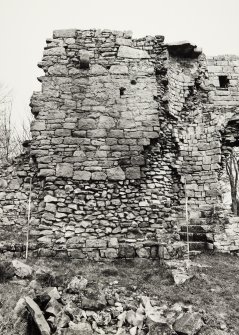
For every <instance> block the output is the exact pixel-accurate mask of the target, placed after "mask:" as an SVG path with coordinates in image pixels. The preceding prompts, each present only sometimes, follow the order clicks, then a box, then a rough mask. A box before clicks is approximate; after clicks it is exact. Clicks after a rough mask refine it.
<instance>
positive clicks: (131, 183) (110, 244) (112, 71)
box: [0, 30, 238, 260]
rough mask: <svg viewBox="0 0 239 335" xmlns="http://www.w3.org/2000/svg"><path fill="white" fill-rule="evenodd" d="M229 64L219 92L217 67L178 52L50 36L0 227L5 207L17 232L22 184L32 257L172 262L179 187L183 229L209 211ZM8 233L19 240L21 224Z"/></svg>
mask: <svg viewBox="0 0 239 335" xmlns="http://www.w3.org/2000/svg"><path fill="white" fill-rule="evenodd" d="M227 62H229V60H228V61H227ZM230 62H231V63H230V64H231V65H230V66H229V65H228V67H227V68H226V67H225V68H224V67H222V72H223V71H224V72H223V74H225V73H227V76H228V78H230V79H229V83H230V85H231V86H230V88H229V86H228V87H227V88H224V89H223V90H220V89H219V88H218V87H217V84H215V83H216V77H215V76H218V73H219V72H218V71H219V67H221V63H220V62H219V61H218V59H214V60H213V61H212V60H206V58H205V56H204V55H203V54H202V53H201V52H200V51H199V50H198V49H197V48H196V47H195V46H192V45H191V44H189V43H182V44H175V45H168V46H166V45H164V44H163V37H162V36H156V37H146V38H142V39H132V37H131V34H130V33H129V32H112V31H107V30H104V31H98V30H85V31H82V30H64V31H55V32H54V34H53V38H52V39H48V40H47V46H46V47H45V49H44V54H43V60H42V61H41V62H40V63H39V66H40V67H41V68H42V69H43V70H44V73H45V75H44V76H42V77H40V78H39V80H40V82H41V83H42V91H41V92H34V94H33V96H32V100H31V107H32V113H33V114H34V116H35V120H34V121H33V124H32V127H31V133H32V141H31V151H30V156H31V159H32V162H33V163H32V166H29V165H28V163H27V164H26V165H24V160H23V161H22V162H21V164H20V165H19V167H18V168H17V167H14V169H13V170H12V171H18V170H19V169H20V170H21V169H23V170H24V171H25V172H24V173H23V174H21V173H20V174H19V173H18V172H16V174H17V175H18V178H20V181H19V183H20V186H18V189H19V190H20V193H21V196H22V194H24V195H23V197H24V198H22V199H21V201H19V199H17V197H18V196H19V195H18V193H16V194H15V195H12V191H11V188H9V185H11V180H12V178H13V179H14V178H15V177H12V174H14V173H15V172H11V171H10V170H6V171H3V172H2V174H3V176H2V177H3V180H4V181H3V188H5V190H4V194H3V193H2V192H1V193H0V194H2V198H1V199H0V202H1V204H2V205H3V211H5V212H8V213H7V215H6V216H5V217H9V218H11V214H10V212H9V210H11V208H10V207H6V206H9V205H14V210H15V211H16V213H15V212H14V215H13V216H14V217H15V215H19V218H21V217H22V218H25V221H24V222H25V224H26V206H27V197H28V194H29V185H26V184H27V183H28V184H29V176H31V177H32V183H33V185H32V190H33V201H32V203H33V205H34V206H33V210H32V214H31V225H30V228H31V229H30V246H31V249H32V250H35V251H34V253H35V254H36V255H41V256H58V257H61V256H69V257H73V258H89V259H96V260H97V259H101V258H117V257H122V258H130V257H147V258H148V257H151V258H157V257H159V256H160V254H161V256H162V254H164V257H166V258H170V257H179V256H183V254H184V252H185V250H186V249H185V244H184V243H183V242H181V241H180V237H179V230H180V222H182V221H183V220H184V217H185V208H184V207H185V192H184V180H186V189H187V196H188V206H189V214H190V217H192V218H193V217H195V216H202V215H207V213H208V212H210V211H211V209H212V207H213V206H214V205H215V204H216V203H220V201H221V199H220V192H219V190H218V182H219V180H220V172H221V169H222V165H223V164H222V156H223V155H222V145H223V143H222V142H223V132H224V131H225V126H226V125H227V124H228V122H230V120H232V119H233V118H235V117H236V115H237V108H236V107H237V92H238V91H237V90H236V88H238V86H237V82H236V78H235V75H234V66H236V65H235V64H236V63H234V62H236V60H235V59H233V60H230ZM207 63H208V67H207ZM212 64H214V65H213V66H214V67H216V69H214V68H213V67H212ZM226 70H228V72H226ZM215 73H216V75H215ZM224 79H225V78H224ZM220 92H224V93H225V92H227V93H225V94H223V95H222V94H221V93H220ZM228 96H230V101H233V104H227V103H226V101H229V100H227V98H225V97H228ZM225 106H226V108H225ZM228 129H229V128H228ZM229 136H230V135H229ZM28 159H29V157H28ZM24 166H25V168H24ZM33 176H34V178H33ZM8 192H9V193H10V194H11V197H12V198H11V202H9V201H7V200H8V199H7V197H10V195H8ZM4 220H5V221H6V219H4ZM2 222H3V221H2ZM10 222H12V225H13V224H14V225H15V226H14V227H16V230H18V231H19V229H20V230H22V231H24V234H25V228H24V229H22V227H23V226H24V223H23V224H20V225H19V224H18V223H16V219H14V220H13V221H11V219H10ZM22 222H23V221H22ZM19 223H20V221H19ZM4 229H5V228H4Z"/></svg>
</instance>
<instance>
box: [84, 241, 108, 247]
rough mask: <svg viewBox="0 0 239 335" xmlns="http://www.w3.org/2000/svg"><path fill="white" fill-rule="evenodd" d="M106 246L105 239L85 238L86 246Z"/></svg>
mask: <svg viewBox="0 0 239 335" xmlns="http://www.w3.org/2000/svg"><path fill="white" fill-rule="evenodd" d="M106 246H107V242H106V241H105V240H100V239H97V240H96V239H95V240H87V241H86V247H87V248H100V249H105V248H106Z"/></svg>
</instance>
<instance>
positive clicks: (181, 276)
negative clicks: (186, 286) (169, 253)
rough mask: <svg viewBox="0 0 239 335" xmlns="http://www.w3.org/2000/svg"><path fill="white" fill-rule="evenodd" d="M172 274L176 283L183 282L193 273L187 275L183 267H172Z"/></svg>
mask: <svg viewBox="0 0 239 335" xmlns="http://www.w3.org/2000/svg"><path fill="white" fill-rule="evenodd" d="M172 276H173V280H174V282H175V284H176V285H180V284H183V283H185V281H187V280H189V279H191V278H192V277H193V275H189V274H188V273H187V272H186V271H185V270H184V269H173V270H172Z"/></svg>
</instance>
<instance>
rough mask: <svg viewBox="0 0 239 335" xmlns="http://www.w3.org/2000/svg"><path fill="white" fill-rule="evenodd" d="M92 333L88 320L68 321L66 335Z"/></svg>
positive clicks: (89, 334)
mask: <svg viewBox="0 0 239 335" xmlns="http://www.w3.org/2000/svg"><path fill="white" fill-rule="evenodd" d="M80 334H82V335H83V334H84V335H93V330H92V328H91V325H90V324H89V323H88V322H80V323H77V324H76V323H74V322H72V321H70V322H69V332H67V335H80Z"/></svg>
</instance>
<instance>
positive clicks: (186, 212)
mask: <svg viewBox="0 0 239 335" xmlns="http://www.w3.org/2000/svg"><path fill="white" fill-rule="evenodd" d="M184 193H185V219H186V226H187V254H188V257H187V258H188V261H189V234H188V194H187V182H186V178H184Z"/></svg>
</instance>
